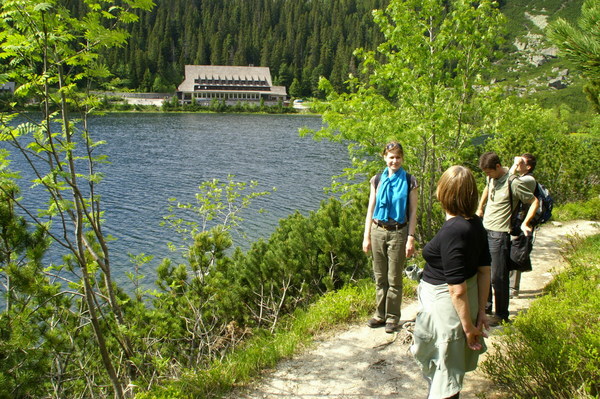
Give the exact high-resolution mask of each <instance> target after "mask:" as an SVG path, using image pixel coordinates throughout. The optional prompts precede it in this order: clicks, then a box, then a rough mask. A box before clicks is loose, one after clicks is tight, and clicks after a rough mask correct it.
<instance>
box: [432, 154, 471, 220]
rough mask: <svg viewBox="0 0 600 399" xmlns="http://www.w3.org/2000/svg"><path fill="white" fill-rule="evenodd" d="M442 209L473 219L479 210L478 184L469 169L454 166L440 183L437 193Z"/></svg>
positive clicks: (445, 173) (443, 176) (447, 171)
mask: <svg viewBox="0 0 600 399" xmlns="http://www.w3.org/2000/svg"><path fill="white" fill-rule="evenodd" d="M435 194H436V197H437V199H438V200H439V201H440V203H441V204H442V208H443V209H444V210H445V211H446V212H448V213H449V214H451V215H454V216H462V217H465V218H471V217H473V215H475V211H476V210H477V200H478V192H477V183H476V182H475V176H473V173H472V172H471V170H470V169H469V168H466V167H464V166H460V165H454V166H451V167H450V168H448V169H447V170H446V171H445V172H444V174H442V177H440V180H439V181H438V185H437V190H436V192H435Z"/></svg>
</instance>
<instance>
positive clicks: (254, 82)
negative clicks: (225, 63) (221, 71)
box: [194, 78, 269, 87]
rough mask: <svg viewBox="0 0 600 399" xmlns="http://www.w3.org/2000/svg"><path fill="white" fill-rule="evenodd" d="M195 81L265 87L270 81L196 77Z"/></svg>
mask: <svg viewBox="0 0 600 399" xmlns="http://www.w3.org/2000/svg"><path fill="white" fill-rule="evenodd" d="M194 83H197V84H207V85H238V86H258V87H265V86H268V85H269V84H268V82H267V81H266V80H254V79H252V80H246V79H227V78H225V79H202V78H198V79H194Z"/></svg>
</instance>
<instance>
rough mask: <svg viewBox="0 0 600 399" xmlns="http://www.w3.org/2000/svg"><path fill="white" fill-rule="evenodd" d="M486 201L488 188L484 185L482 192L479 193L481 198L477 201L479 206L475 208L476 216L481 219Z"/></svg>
mask: <svg viewBox="0 0 600 399" xmlns="http://www.w3.org/2000/svg"><path fill="white" fill-rule="evenodd" d="M487 199H488V186H487V184H486V185H485V187H484V188H483V192H482V193H481V198H480V199H479V206H477V212H475V213H476V214H477V216H479V217H480V218H483V209H484V208H485V204H486V203H487Z"/></svg>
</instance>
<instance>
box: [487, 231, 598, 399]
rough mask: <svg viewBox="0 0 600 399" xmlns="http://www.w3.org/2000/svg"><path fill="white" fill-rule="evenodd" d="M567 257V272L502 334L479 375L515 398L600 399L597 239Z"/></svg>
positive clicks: (586, 242)
mask: <svg viewBox="0 0 600 399" xmlns="http://www.w3.org/2000/svg"><path fill="white" fill-rule="evenodd" d="M576 248H577V250H576V251H575V252H574V253H570V254H569V255H567V260H568V262H569V266H568V267H567V268H566V270H564V271H563V272H561V273H560V274H559V275H558V276H557V277H556V278H555V280H554V281H553V282H552V283H551V284H550V285H549V286H548V287H547V289H546V291H547V295H546V296H544V297H543V298H541V299H539V300H537V301H535V302H534V303H533V304H532V305H531V307H530V308H529V309H528V311H527V312H526V313H523V314H522V315H519V316H518V317H517V318H516V319H515V321H514V323H513V324H512V325H511V326H508V327H506V328H505V329H504V330H503V332H502V337H501V339H500V342H499V343H498V344H497V345H496V347H495V350H494V351H493V352H491V353H490V354H489V355H488V357H487V358H486V360H485V361H484V362H483V364H482V369H483V370H484V372H485V373H486V374H488V375H489V376H490V377H491V378H492V380H493V381H495V382H496V383H498V384H499V385H500V386H501V387H502V388H503V389H504V390H505V391H506V392H507V393H508V394H509V395H510V397H513V398H523V399H525V398H546V397H552V398H565V399H567V398H595V397H598V394H600V385H599V384H598V381H600V351H599V348H600V338H599V336H598V333H597V332H598V328H599V327H600V320H599V319H598V309H599V308H600V290H598V285H599V284H600V256H599V254H600V236H598V235H596V236H593V237H591V238H588V239H587V240H586V241H585V242H584V243H583V244H581V243H580V244H578V245H577V246H576Z"/></svg>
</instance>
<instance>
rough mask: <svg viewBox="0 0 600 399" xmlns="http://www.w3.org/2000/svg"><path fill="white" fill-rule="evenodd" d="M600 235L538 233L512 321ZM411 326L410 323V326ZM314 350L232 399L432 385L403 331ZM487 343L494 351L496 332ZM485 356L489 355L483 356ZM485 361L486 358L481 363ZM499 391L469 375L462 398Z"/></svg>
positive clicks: (570, 229)
mask: <svg viewBox="0 0 600 399" xmlns="http://www.w3.org/2000/svg"><path fill="white" fill-rule="evenodd" d="M598 233H600V225H599V224H598V223H594V222H587V221H574V222H569V223H565V224H560V223H549V224H547V225H545V226H542V227H541V229H540V230H539V231H538V232H537V237H536V240H535V243H534V249H533V253H532V263H533V271H531V272H528V273H523V276H522V279H521V292H520V295H519V296H518V297H517V298H513V299H512V300H511V303H510V311H511V318H514V317H515V316H516V315H517V314H518V313H519V312H520V311H522V310H524V309H527V308H528V306H529V304H530V303H531V301H532V300H534V299H535V298H536V297H538V296H539V295H541V294H542V289H543V287H544V286H545V285H546V284H547V283H548V282H549V281H550V280H551V279H552V276H553V271H554V270H557V269H558V268H560V267H561V264H562V259H561V256H560V253H559V251H560V248H561V247H562V245H563V244H564V243H565V242H566V241H567V240H568V237H569V236H574V235H580V236H587V235H591V234H598ZM416 312H417V303H416V302H410V303H405V304H404V305H403V309H402V315H403V319H407V320H412V319H414V318H415V316H416ZM407 326H410V323H407ZM341 328H342V331H339V333H334V334H331V335H329V336H327V337H326V338H323V339H322V340H321V341H319V342H317V343H316V345H315V346H314V347H312V348H311V349H310V350H308V351H306V352H305V353H302V354H299V355H298V356H297V357H295V358H293V359H289V360H285V361H282V362H280V363H279V365H278V366H277V368H276V369H275V370H269V371H266V372H265V374H264V376H263V378H262V379H260V380H259V381H257V382H256V383H255V384H253V385H252V386H250V387H247V388H245V389H238V390H236V391H235V392H233V393H232V395H231V396H230V397H231V398H243V399H259V398H260V399H264V398H268V399H271V398H277V399H282V398H302V399H357V398H361V399H363V398H364V399H366V398H369V399H384V398H397V399H425V398H426V396H427V383H426V382H425V380H424V379H423V378H422V377H421V374H420V372H419V369H418V367H417V365H416V363H415V361H414V360H413V357H412V355H411V354H410V352H409V350H408V348H409V346H410V341H411V335H410V333H409V332H408V329H406V328H403V329H402V330H400V331H399V332H397V333H394V334H386V333H385V331H384V329H382V328H379V329H370V328H369V327H367V325H366V320H365V322H362V323H361V324H358V325H352V326H348V327H341ZM500 328H502V327H496V328H493V329H492V330H491V331H490V338H489V339H488V340H487V343H488V346H489V347H490V348H491V347H492V344H493V342H494V340H495V332H497V330H498V329H500ZM484 356H485V355H484ZM480 361H481V358H480ZM496 397H500V392H498V391H497V390H495V389H494V387H493V385H492V384H491V382H490V381H488V380H487V379H486V378H485V376H484V375H483V373H481V372H480V371H478V370H476V371H474V372H472V373H468V374H467V375H466V377H465V384H464V387H463V391H462V392H461V399H476V398H488V399H492V398H496Z"/></svg>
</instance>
